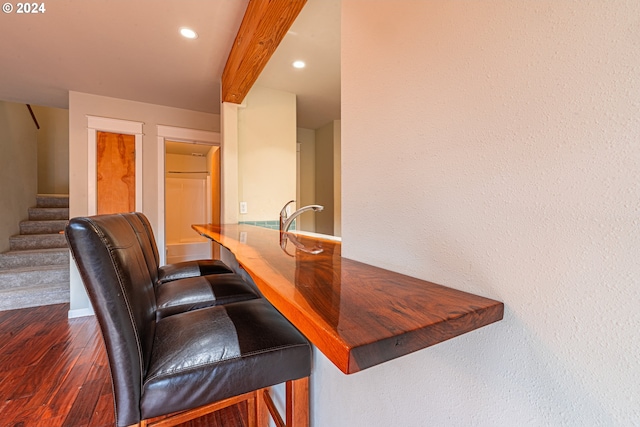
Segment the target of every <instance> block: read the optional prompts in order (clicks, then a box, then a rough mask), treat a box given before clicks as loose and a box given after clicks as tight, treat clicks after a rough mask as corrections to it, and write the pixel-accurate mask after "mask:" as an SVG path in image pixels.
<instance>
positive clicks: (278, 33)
mask: <svg viewBox="0 0 640 427" xmlns="http://www.w3.org/2000/svg"><path fill="white" fill-rule="evenodd" d="M306 2H307V0H250V1H249V5H248V6H247V10H246V11H245V13H244V18H242V23H241V24H240V29H239V30H238V34H237V35H236V39H235V41H234V42H233V47H232V48H231V52H230V53H229V57H228V58H227V64H226V65H225V67H224V71H223V73H222V102H233V103H234V104H240V103H242V101H243V100H244V97H245V96H246V95H247V93H248V92H249V90H250V89H251V87H252V86H253V84H254V83H255V82H256V80H257V79H258V76H259V75H260V73H261V72H262V70H263V69H264V67H265V65H267V62H269V59H270V58H271V55H273V52H275V50H276V48H277V47H278V45H279V44H280V42H281V41H282V39H283V38H284V36H285V35H286V34H287V31H288V30H289V28H290V27H291V24H293V21H295V19H296V17H297V16H298V14H299V13H300V11H301V10H302V7H303V6H304V5H305V3H306Z"/></svg>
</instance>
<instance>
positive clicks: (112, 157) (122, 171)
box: [97, 131, 136, 214]
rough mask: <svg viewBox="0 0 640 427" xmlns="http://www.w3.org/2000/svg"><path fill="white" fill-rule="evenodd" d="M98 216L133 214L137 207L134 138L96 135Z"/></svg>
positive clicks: (107, 134) (130, 136)
mask: <svg viewBox="0 0 640 427" xmlns="http://www.w3.org/2000/svg"><path fill="white" fill-rule="evenodd" d="M97 181H98V182H97V199H98V203H97V205H98V214H109V213H118V212H133V211H134V210H135V208H136V141H135V136H134V135H124V134H119V133H111V132H100V131H99V132H98V133H97Z"/></svg>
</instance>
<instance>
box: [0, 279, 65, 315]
mask: <svg viewBox="0 0 640 427" xmlns="http://www.w3.org/2000/svg"><path fill="white" fill-rule="evenodd" d="M67 302H69V282H68V281H67V282H60V283H52V284H49V285H41V286H29V287H22V288H12V289H5V290H0V311H4V310H14V309H17V308H27V307H36V306H40V305H50V304H62V303H67Z"/></svg>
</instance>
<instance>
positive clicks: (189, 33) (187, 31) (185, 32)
mask: <svg viewBox="0 0 640 427" xmlns="http://www.w3.org/2000/svg"><path fill="white" fill-rule="evenodd" d="M180 34H182V36H183V37H186V38H188V39H197V38H198V33H196V32H195V31H193V30H192V29H191V28H180Z"/></svg>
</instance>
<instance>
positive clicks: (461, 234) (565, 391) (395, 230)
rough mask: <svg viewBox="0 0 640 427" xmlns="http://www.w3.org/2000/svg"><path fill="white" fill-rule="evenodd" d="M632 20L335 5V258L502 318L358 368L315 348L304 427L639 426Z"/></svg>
mask: <svg viewBox="0 0 640 427" xmlns="http://www.w3.org/2000/svg"><path fill="white" fill-rule="evenodd" d="M638 16H640V2H637V1H635V0H628V1H624V0H612V1H607V2H606V3H605V2H597V1H596V2H586V1H585V2H575V1H566V0H553V1H534V0H525V1H501V0H500V1H499V0H483V1H476V0H474V1H469V0H465V1H458V0H453V1H442V0H441V1H424V2H420V1H401V0H398V1H377V2H374V3H373V5H372V2H371V1H369V0H349V1H344V2H343V3H342V122H343V123H342V131H343V135H342V137H343V144H342V147H343V151H342V156H343V157H342V171H343V174H342V179H343V181H342V183H343V184H342V188H343V209H342V211H343V223H342V226H343V236H342V237H343V255H344V256H345V257H348V258H353V259H356V260H359V261H364V262H367V263H370V264H374V265H378V266H381V267H383V268H387V269H391V270H395V271H399V272H402V273H406V274H409V275H411V276H416V277H419V278H422V279H426V280H432V281H435V282H437V283H442V284H444V285H448V286H450V287H453V288H457V289H462V290H466V291H470V292H473V293H476V294H480V295H484V296H488V297H492V298H496V299H498V300H501V301H504V303H505V319H504V320H503V321H501V322H499V323H496V324H493V325H490V326H488V327H485V328H482V329H480V330H477V331H474V332H471V333H468V334H465V335H463V336H460V337H457V338H454V339H452V340H449V341H447V342H444V343H441V344H438V345H436V346H433V347H430V348H427V349H424V350H421V351H419V352H417V353H414V354H411V355H408V356H405V357H402V358H399V359H397V360H393V361H391V362H388V363H385V364H382V365H380V366H377V367H374V368H371V369H368V370H365V371H363V372H360V373H357V374H354V375H351V376H345V375H343V374H341V373H340V372H338V370H337V369H336V368H335V367H333V366H332V365H331V364H330V362H328V361H327V360H326V358H323V356H321V355H319V354H318V353H316V356H317V357H316V359H315V371H314V376H313V381H312V382H311V387H312V411H313V421H314V423H313V425H316V426H332V427H341V426H348V427H358V426H362V427H365V426H367V427H368V426H374V425H375V426H391V425H394V426H404V427H418V426H425V425H432V426H471V425H473V426H520V425H531V426H560V425H563V426H586V425H590V426H595V425H602V426H604V425H607V426H613V425H616V426H629V425H635V424H637V422H638V420H639V419H640V406H639V405H638V401H639V400H640V352H639V349H640V341H639V337H640V335H639V334H638V325H640V310H638V307H640V281H639V280H640V279H639V278H640V263H638V253H640V233H639V232H638V231H639V230H638V225H639V223H638V218H639V214H640V179H639V171H640V142H639V135H640V132H639V130H640V112H639V109H638V106H639V105H640V74H639V73H638V70H639V69H640V44H639V43H638V37H637V35H638ZM373 53H375V54H373ZM382 117H383V118H384V120H380V118H382Z"/></svg>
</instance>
